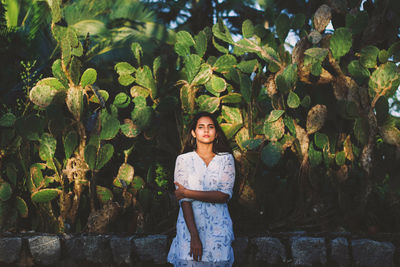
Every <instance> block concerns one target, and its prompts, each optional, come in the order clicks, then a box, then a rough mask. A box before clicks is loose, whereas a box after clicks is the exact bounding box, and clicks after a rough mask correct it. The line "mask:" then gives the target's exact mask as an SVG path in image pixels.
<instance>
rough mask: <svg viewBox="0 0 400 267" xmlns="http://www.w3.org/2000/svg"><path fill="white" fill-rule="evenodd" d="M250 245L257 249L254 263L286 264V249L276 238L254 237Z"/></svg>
mask: <svg viewBox="0 0 400 267" xmlns="http://www.w3.org/2000/svg"><path fill="white" fill-rule="evenodd" d="M251 243H252V244H254V245H255V246H256V247H257V252H256V261H264V262H267V263H268V264H279V263H282V262H286V260H287V259H286V257H287V256H286V249H285V246H284V245H283V244H282V243H281V241H280V240H279V239H278V238H274V237H256V238H253V239H252V240H251Z"/></svg>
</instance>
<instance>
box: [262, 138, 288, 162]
mask: <svg viewBox="0 0 400 267" xmlns="http://www.w3.org/2000/svg"><path fill="white" fill-rule="evenodd" d="M282 152H283V151H282V145H281V144H280V143H274V142H270V143H268V145H266V146H265V147H264V148H263V150H262V152H261V160H262V161H263V162H264V164H265V165H267V166H268V167H270V168H271V167H274V166H275V165H276V164H278V162H279V160H280V159H281V155H282Z"/></svg>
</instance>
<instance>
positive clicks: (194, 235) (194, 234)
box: [181, 201, 203, 261]
mask: <svg viewBox="0 0 400 267" xmlns="http://www.w3.org/2000/svg"><path fill="white" fill-rule="evenodd" d="M181 207H182V212H183V217H184V218H185V222H186V226H187V228H188V230H189V233H190V252H189V255H190V256H193V259H194V260H195V261H201V256H202V254H203V246H202V244H201V240H200V237H199V232H198V231H197V228H196V224H195V222H194V215H193V208H192V203H191V202H188V201H182V203H181Z"/></svg>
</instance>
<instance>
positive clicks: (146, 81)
mask: <svg viewBox="0 0 400 267" xmlns="http://www.w3.org/2000/svg"><path fill="white" fill-rule="evenodd" d="M136 83H137V84H139V85H141V86H143V87H144V88H148V89H150V91H151V97H152V98H153V99H155V98H157V87H156V82H155V81H154V78H153V74H152V73H151V70H150V68H149V67H148V66H143V68H138V69H137V70H136Z"/></svg>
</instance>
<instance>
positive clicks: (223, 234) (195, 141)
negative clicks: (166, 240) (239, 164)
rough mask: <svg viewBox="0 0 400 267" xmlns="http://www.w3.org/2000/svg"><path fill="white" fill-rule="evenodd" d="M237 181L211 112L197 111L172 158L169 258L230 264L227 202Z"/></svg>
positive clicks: (218, 266) (199, 265)
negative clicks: (173, 214) (174, 216)
mask: <svg viewBox="0 0 400 267" xmlns="http://www.w3.org/2000/svg"><path fill="white" fill-rule="evenodd" d="M234 182H235V165H234V159H233V156H232V153H231V149H230V148H229V145H228V142H227V140H226V137H225V135H224V133H223V132H222V130H221V127H220V126H219V124H218V122H217V120H216V119H215V118H214V117H213V115H212V114H210V113H206V112H202V113H199V114H197V115H196V116H195V117H194V119H193V122H192V125H191V127H190V134H189V135H188V138H187V140H186V143H185V146H184V150H183V154H181V155H179V156H178V157H177V159H176V165H175V185H176V191H175V195H176V197H177V199H178V200H179V204H180V209H179V215H178V220H177V223H176V237H175V238H174V240H173V241H172V244H171V248H170V251H169V253H168V262H170V263H172V264H174V266H185V267H225V266H226V267H230V266H232V263H233V249H232V247H231V242H232V241H233V239H234V236H233V230H232V220H231V218H230V215H229V211H228V206H227V202H228V200H229V199H230V198H231V197H232V189H233V184H234Z"/></svg>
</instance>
